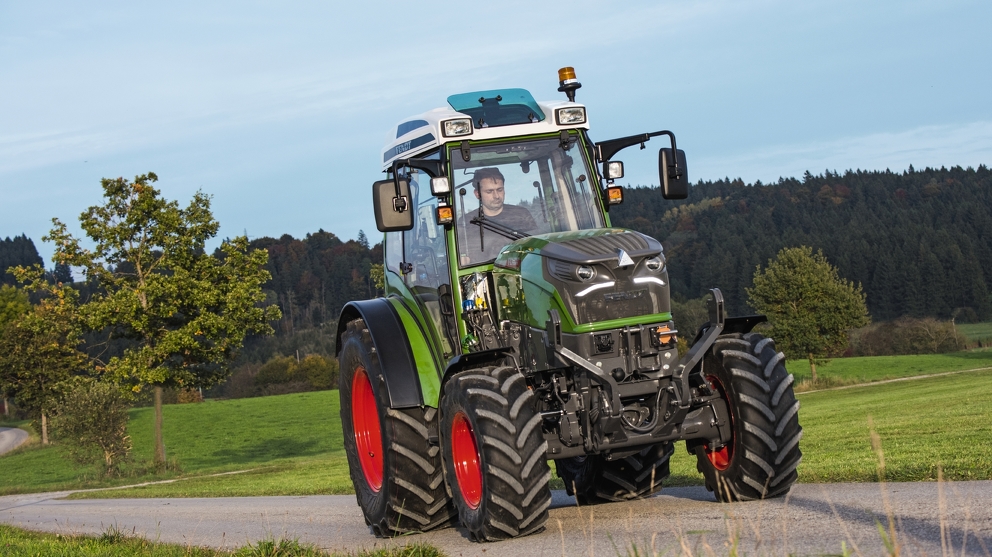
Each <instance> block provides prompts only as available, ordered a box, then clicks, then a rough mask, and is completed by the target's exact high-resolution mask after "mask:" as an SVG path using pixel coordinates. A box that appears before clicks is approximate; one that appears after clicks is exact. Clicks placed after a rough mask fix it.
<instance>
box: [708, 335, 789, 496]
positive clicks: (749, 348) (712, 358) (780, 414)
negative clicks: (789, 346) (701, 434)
mask: <svg viewBox="0 0 992 557" xmlns="http://www.w3.org/2000/svg"><path fill="white" fill-rule="evenodd" d="M784 361H785V355H784V354H782V353H781V352H778V353H776V352H775V343H774V341H773V340H772V339H770V338H765V337H764V336H762V335H759V334H757V333H748V334H746V335H739V334H733V335H722V336H721V337H720V338H719V339H717V341H716V343H715V345H714V347H713V351H712V354H710V355H708V356H707V357H706V360H705V361H704V362H703V375H704V379H705V380H706V382H707V383H708V384H709V386H710V388H712V389H715V390H716V391H718V392H719V393H720V394H722V395H723V397H724V400H726V401H727V404H728V406H729V408H730V415H731V422H732V424H731V426H732V427H731V429H732V432H733V437H732V440H731V442H730V443H728V444H727V445H726V446H724V447H720V448H712V447H709V446H707V445H705V444H699V445H695V446H694V447H692V449H691V450H692V451H693V452H695V454H696V468H697V469H698V470H699V471H700V472H702V473H703V476H704V477H705V479H706V489H708V490H710V491H712V492H713V493H714V494H715V495H716V498H717V500H719V501H722V502H727V501H748V500H753V499H766V498H770V497H779V496H782V495H785V494H786V493H788V491H789V488H791V487H792V484H793V483H795V481H796V479H797V474H796V467H797V466H799V463H800V462H801V461H802V452H801V451H800V450H799V440H800V439H802V436H803V430H802V427H800V426H799V416H798V413H799V401H798V400H796V396H795V394H794V393H793V390H792V382H793V376H792V375H791V374H789V372H787V371H786V369H785V365H784Z"/></svg>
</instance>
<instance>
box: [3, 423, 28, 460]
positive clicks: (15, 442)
mask: <svg viewBox="0 0 992 557" xmlns="http://www.w3.org/2000/svg"><path fill="white" fill-rule="evenodd" d="M27 440H28V432H26V431H24V430H23V429H17V428H14V427H0V454H3V453H6V452H9V451H12V450H14V449H16V448H17V447H18V446H19V445H20V444H21V443H23V442H25V441H27Z"/></svg>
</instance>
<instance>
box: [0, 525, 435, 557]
mask: <svg viewBox="0 0 992 557" xmlns="http://www.w3.org/2000/svg"><path fill="white" fill-rule="evenodd" d="M0 552H2V554H3V555H4V557H35V556H39V555H72V556H73V557H131V556H134V555H149V556H152V555H154V556H155V557H173V556H174V557H277V556H284V557H290V556H292V557H347V556H353V557H443V556H444V553H443V552H441V551H440V550H438V549H437V548H434V547H432V546H429V545H426V544H422V543H416V544H409V545H405V546H396V547H393V548H384V549H377V550H373V551H362V552H359V553H327V552H324V551H321V550H320V549H317V548H316V547H313V546H308V545H305V544H300V543H298V542H295V541H293V540H266V541H261V542H258V543H257V544H250V545H247V546H245V547H242V548H239V549H236V550H234V551H219V550H215V549H206V548H202V547H195V546H188V545H177V544H167V543H158V542H151V541H148V540H146V539H144V538H140V537H133V536H129V535H126V534H124V533H122V532H119V531H116V530H114V529H111V530H108V531H107V532H106V533H104V534H103V535H102V536H66V535H61V534H43V533H39V532H29V531H27V530H22V529H20V528H14V527H12V526H7V525H5V524H0Z"/></svg>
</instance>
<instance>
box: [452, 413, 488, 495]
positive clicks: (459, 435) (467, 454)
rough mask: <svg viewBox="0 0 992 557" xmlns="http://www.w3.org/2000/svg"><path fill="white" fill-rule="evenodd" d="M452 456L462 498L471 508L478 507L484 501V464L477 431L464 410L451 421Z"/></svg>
mask: <svg viewBox="0 0 992 557" xmlns="http://www.w3.org/2000/svg"><path fill="white" fill-rule="evenodd" d="M451 458H452V460H454V463H455V479H456V480H457V481H458V489H459V491H461V493H462V499H464V500H465V504H466V505H468V507H469V508H470V509H472V510H475V509H478V508H479V504H480V503H482V466H481V465H480V463H479V447H478V445H477V444H476V442H475V433H473V432H472V425H471V424H469V422H468V416H466V415H465V413H464V412H459V413H457V414H455V419H454V420H452V422H451Z"/></svg>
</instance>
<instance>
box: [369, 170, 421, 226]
mask: <svg viewBox="0 0 992 557" xmlns="http://www.w3.org/2000/svg"><path fill="white" fill-rule="evenodd" d="M397 190H398V191H399V195H397ZM372 207H373V210H374V211H375V227H376V228H378V229H379V232H400V231H403V230H410V229H411V228H413V205H412V202H411V200H410V182H408V181H406V180H396V181H393V180H380V181H378V182H376V183H374V184H372Z"/></svg>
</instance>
